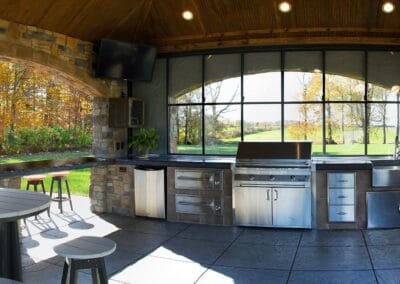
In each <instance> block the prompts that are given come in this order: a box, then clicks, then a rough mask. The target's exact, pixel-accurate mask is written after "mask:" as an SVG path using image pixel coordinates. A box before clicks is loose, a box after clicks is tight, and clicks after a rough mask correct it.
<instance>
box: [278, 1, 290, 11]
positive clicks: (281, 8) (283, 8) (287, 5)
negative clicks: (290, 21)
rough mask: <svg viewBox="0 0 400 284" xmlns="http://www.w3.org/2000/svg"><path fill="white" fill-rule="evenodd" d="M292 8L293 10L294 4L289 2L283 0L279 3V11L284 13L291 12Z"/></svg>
mask: <svg viewBox="0 0 400 284" xmlns="http://www.w3.org/2000/svg"><path fill="white" fill-rule="evenodd" d="M290 10H292V5H290V3H289V2H286V1H283V2H281V3H280V4H279V11H281V12H282V13H287V12H290Z"/></svg>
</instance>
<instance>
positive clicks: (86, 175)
mask: <svg viewBox="0 0 400 284" xmlns="http://www.w3.org/2000/svg"><path fill="white" fill-rule="evenodd" d="M88 156H92V154H91V153H90V152H86V151H84V152H65V153H39V154H31V155H18V156H9V157H1V158H0V163H1V164H12V163H20V162H29V161H42V160H50V159H54V160H55V159H68V158H79V157H88ZM50 184H51V178H50V177H49V176H47V177H46V178H45V180H44V186H45V189H46V191H50ZM68 184H69V187H70V190H71V194H76V195H82V196H89V185H90V169H78V170H72V171H70V174H69V175H68ZM64 185H65V184H63V186H64ZM21 188H22V189H25V188H26V179H24V178H22V180H21ZM31 189H32V186H31ZM39 190H41V187H40V186H39Z"/></svg>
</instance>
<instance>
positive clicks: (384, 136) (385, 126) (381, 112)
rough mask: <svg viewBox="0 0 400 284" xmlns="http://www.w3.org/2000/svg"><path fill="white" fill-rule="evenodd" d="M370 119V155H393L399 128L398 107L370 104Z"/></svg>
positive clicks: (394, 105)
mask: <svg viewBox="0 0 400 284" xmlns="http://www.w3.org/2000/svg"><path fill="white" fill-rule="evenodd" d="M368 117H369V121H368V125H369V131H368V154H369V155H393V154H394V139H395V137H396V126H397V105H396V104H385V103H377V104H369V105H368Z"/></svg>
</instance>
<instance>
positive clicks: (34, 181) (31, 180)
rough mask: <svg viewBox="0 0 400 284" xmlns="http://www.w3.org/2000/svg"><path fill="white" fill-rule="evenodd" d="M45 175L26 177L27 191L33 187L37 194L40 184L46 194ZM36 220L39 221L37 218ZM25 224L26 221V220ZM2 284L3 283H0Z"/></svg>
mask: <svg viewBox="0 0 400 284" xmlns="http://www.w3.org/2000/svg"><path fill="white" fill-rule="evenodd" d="M45 177H46V176H45V175H29V176H24V178H25V179H26V190H29V187H30V186H31V185H33V190H34V191H35V192H37V188H38V185H39V184H40V185H41V187H42V192H43V193H44V194H46V190H45V189H44V183H43V180H44V179H45ZM47 215H48V216H49V217H50V209H48V210H47ZM35 220H37V216H35ZM24 222H25V219H24ZM0 284H1V283H0Z"/></svg>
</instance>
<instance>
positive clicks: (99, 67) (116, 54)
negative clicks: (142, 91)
mask: <svg viewBox="0 0 400 284" xmlns="http://www.w3.org/2000/svg"><path fill="white" fill-rule="evenodd" d="M156 56H157V49H156V48H155V47H154V46H150V45H145V44H132V43H127V42H122V41H116V40H112V39H102V40H101V41H100V46H99V51H98V54H97V62H96V77H98V78H107V79H127V80H133V81H150V80H151V78H152V76H153V68H154V62H155V59H156Z"/></svg>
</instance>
